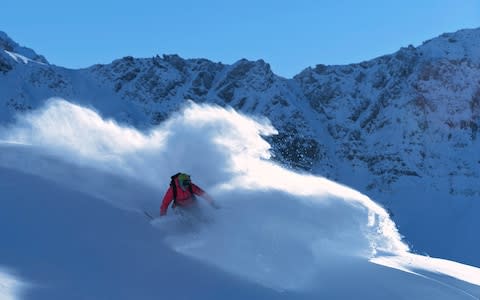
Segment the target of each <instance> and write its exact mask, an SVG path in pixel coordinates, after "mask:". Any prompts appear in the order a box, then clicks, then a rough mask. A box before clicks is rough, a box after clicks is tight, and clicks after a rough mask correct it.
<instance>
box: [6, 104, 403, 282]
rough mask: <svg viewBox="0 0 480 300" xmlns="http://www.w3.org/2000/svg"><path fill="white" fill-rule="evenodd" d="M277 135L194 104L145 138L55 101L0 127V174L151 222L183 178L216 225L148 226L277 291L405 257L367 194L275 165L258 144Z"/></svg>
mask: <svg viewBox="0 0 480 300" xmlns="http://www.w3.org/2000/svg"><path fill="white" fill-rule="evenodd" d="M272 134H276V130H275V128H273V127H272V125H271V124H270V122H269V121H268V120H267V119H262V118H255V117H250V116H246V115H242V114H240V113H238V112H236V111H235V110H233V109H225V108H221V107H218V106H214V105H199V104H195V103H193V102H189V103H187V104H186V105H185V107H184V108H183V109H182V110H181V111H179V112H178V113H176V114H174V115H172V116H171V117H170V118H169V119H168V120H167V121H165V122H164V123H162V124H161V125H159V126H157V127H155V128H152V129H150V130H149V131H148V132H141V131H139V130H137V129H135V128H131V127H128V126H124V125H121V124H118V123H116V122H115V121H113V120H105V119H103V118H102V117H101V115H100V114H99V113H98V112H96V111H94V110H92V109H90V108H85V107H81V106H78V105H76V104H72V103H70V102H68V101H66V100H63V99H51V100H49V101H48V102H47V104H46V106H45V107H44V108H43V109H41V110H38V111H34V112H31V113H29V114H27V115H23V116H20V117H19V118H18V120H17V122H16V124H14V125H11V126H10V127H8V128H3V129H1V130H0V140H2V144H3V148H2V149H3V155H2V156H1V157H0V165H1V166H6V167H9V168H15V169H19V170H22V171H24V172H29V173H33V174H36V175H39V176H42V177H45V178H47V179H50V180H53V181H55V182H58V183H61V184H64V185H66V186H69V187H71V188H73V189H76V190H80V191H82V192H84V193H88V194H91V195H93V196H95V197H97V198H100V199H103V200H105V201H107V202H108V203H110V204H112V205H114V206H115V207H118V208H122V209H127V210H130V211H132V212H141V211H143V210H147V211H149V212H151V213H152V214H158V207H159V205H160V201H161V199H162V197H163V194H164V192H165V190H166V188H167V187H168V184H169V180H170V176H171V175H172V174H175V173H176V172H178V171H182V172H186V173H189V174H191V175H192V179H193V181H194V182H196V183H197V184H198V185H199V186H201V187H202V188H204V189H205V190H207V191H208V192H209V193H210V194H211V195H212V196H213V197H214V199H215V200H216V201H217V202H218V203H219V205H220V206H221V209H219V210H218V211H213V210H211V209H210V207H206V206H205V207H202V209H203V210H205V214H206V215H208V217H209V218H211V219H212V220H213V221H212V222H209V223H208V224H200V225H199V226H198V228H197V230H196V231H195V232H179V231H176V230H170V229H171V228H170V227H168V226H172V224H173V225H174V224H175V220H174V218H175V216H174V215H173V214H172V212H171V211H169V214H168V215H167V217H166V218H164V219H161V220H159V221H156V222H154V224H153V225H154V226H155V227H157V228H158V229H159V236H161V238H163V239H164V240H165V243H167V244H168V245H169V246H170V247H171V248H172V249H174V250H175V251H177V252H180V253H182V254H185V255H187V256H190V257H194V258H196V259H198V260H200V261H203V262H206V263H208V264H212V265H214V266H217V267H218V268H221V269H223V270H225V271H228V272H231V273H233V274H237V275H239V276H243V277H246V278H248V279H250V280H253V281H255V282H259V283H260V284H262V285H265V286H269V287H273V288H278V289H300V288H302V287H305V286H308V285H309V284H311V281H312V279H313V278H315V276H316V275H317V274H318V273H319V272H322V269H324V268H327V267H329V266H331V264H332V263H333V261H336V260H338V257H355V258H358V257H360V258H365V259H366V260H368V259H371V258H373V257H375V255H376V254H377V253H379V252H381V253H390V254H402V253H406V252H407V251H408V247H407V246H406V244H405V243H403V242H402V240H401V236H400V235H399V233H398V231H397V229H396V226H395V224H394V223H393V221H392V220H391V219H390V218H389V216H388V214H387V212H386V211H385V210H384V209H383V208H382V207H381V206H379V205H378V204H376V203H375V202H374V201H372V200H371V199H369V198H368V197H367V196H365V195H363V194H361V193H359V192H357V191H355V190H353V189H350V188H348V187H346V186H343V185H341V184H338V183H335V182H333V181H330V180H328V179H326V178H322V177H319V176H313V175H309V174H300V173H297V172H293V171H291V170H287V169H286V168H283V167H282V166H281V165H279V164H277V163H275V162H273V161H272V159H271V154H270V145H269V144H268V142H266V141H265V139H264V137H265V136H268V135H272ZM8 147H11V148H15V151H8ZM292 255H294V257H292Z"/></svg>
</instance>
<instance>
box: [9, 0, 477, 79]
mask: <svg viewBox="0 0 480 300" xmlns="http://www.w3.org/2000/svg"><path fill="white" fill-rule="evenodd" d="M121 2H122V1H102V0H97V1H92V0H82V1H80V0H78V1H66V0H43V1H36V0H35V1H33V0H30V1H20V2H19V1H2V3H1V4H0V9H1V11H2V13H1V18H0V30H2V31H5V32H6V33H7V34H8V35H9V36H10V37H11V38H13V39H14V40H15V41H16V42H18V43H19V44H21V45H24V46H28V47H30V48H33V49H34V50H35V51H36V52H38V53H39V54H42V55H44V56H45V57H46V58H47V59H48V60H49V61H50V62H51V63H53V64H56V65H60V66H64V67H69V68H80V67H87V66H90V65H92V64H95V63H109V62H111V61H112V60H114V59H117V58H121V57H123V56H126V55H132V56H134V57H152V56H154V55H156V54H160V55H161V54H179V55H180V56H182V57H183V58H207V59H210V60H212V61H215V62H222V63H226V64H232V63H234V62H235V61H237V60H239V59H241V58H247V59H250V60H256V59H264V60H265V61H266V62H268V63H270V65H271V66H272V69H273V71H274V72H275V73H276V74H278V75H281V76H285V77H292V76H293V75H295V74H297V73H299V72H300V71H301V70H303V69H304V68H306V67H308V66H314V65H316V64H320V63H321V64H348V63H354V62H360V61H363V60H369V59H372V58H374V57H377V56H380V55H384V54H389V53H392V52H395V51H397V50H398V49H399V48H400V47H405V46H408V45H409V44H412V45H414V46H418V45H420V44H421V43H422V42H423V41H425V40H427V39H430V38H433V37H436V36H438V35H440V34H442V33H444V32H453V31H457V30H459V29H463V28H476V27H480V1H479V0H415V1H414V0H403V1H391V0H364V1H360V0H324V1H322V0H294V1H283V0H242V1H228V0H223V1H221V0H218V1H217V0H198V1H194V0H191V1H189V0H170V1H161V0H157V1H154V0H136V1H128V2H126V1H124V2H123V3H121Z"/></svg>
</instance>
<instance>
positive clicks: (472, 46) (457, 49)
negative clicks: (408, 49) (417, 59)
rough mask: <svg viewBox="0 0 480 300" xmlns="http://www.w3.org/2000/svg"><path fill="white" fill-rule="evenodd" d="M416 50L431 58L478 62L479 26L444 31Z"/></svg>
mask: <svg viewBox="0 0 480 300" xmlns="http://www.w3.org/2000/svg"><path fill="white" fill-rule="evenodd" d="M418 50H419V51H420V52H421V53H422V54H423V55H424V56H426V57H429V58H431V59H448V60H458V61H462V60H470V61H472V62H474V63H477V64H479V63H480V28H476V29H463V30H459V31H457V32H454V33H444V34H442V35H440V36H439V37H436V38H434V39H431V40H428V41H425V42H424V43H423V45H422V46H420V47H418Z"/></svg>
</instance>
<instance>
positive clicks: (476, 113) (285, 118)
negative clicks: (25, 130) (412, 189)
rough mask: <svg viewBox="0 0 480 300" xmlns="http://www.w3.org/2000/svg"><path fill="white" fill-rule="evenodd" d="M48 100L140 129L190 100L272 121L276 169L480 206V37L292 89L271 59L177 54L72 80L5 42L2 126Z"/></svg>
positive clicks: (474, 33)
mask: <svg viewBox="0 0 480 300" xmlns="http://www.w3.org/2000/svg"><path fill="white" fill-rule="evenodd" d="M50 97H62V98H65V99H67V100H69V101H74V102H76V103H79V104H85V105H89V106H92V107H94V108H95V109H97V110H98V111H99V112H101V113H102V115H103V116H105V117H109V118H113V119H115V120H116V121H118V122H120V123H124V124H129V125H132V126H135V127H137V128H140V129H148V128H149V127H151V126H154V125H157V124H160V123H161V122H162V121H163V120H165V119H166V118H167V117H168V116H169V115H170V114H171V113H173V112H175V111H176V110H178V109H179V108H180V107H181V106H182V105H183V104H184V103H185V102H186V101H187V100H192V101H194V102H197V103H214V104H217V105H220V106H230V107H233V108H235V109H236V110H238V111H240V112H242V113H246V114H253V115H257V116H265V117H267V118H269V119H270V120H271V122H272V124H273V125H274V126H275V128H277V130H278V132H279V133H278V135H275V136H272V137H267V139H268V141H269V142H270V143H271V144H272V147H273V149H272V152H273V154H274V156H275V157H274V159H275V160H277V161H279V162H281V163H282V164H286V165H288V166H291V167H292V168H294V169H300V170H307V171H312V172H314V173H317V174H320V175H323V176H325V177H328V178H331V179H334V180H338V181H339V182H343V183H346V184H349V185H351V186H354V187H355V188H357V189H359V190H361V191H363V192H366V193H369V192H372V193H376V194H377V195H381V194H382V193H383V192H384V191H389V190H391V189H392V187H394V186H395V185H396V184H397V183H398V182H399V181H400V180H402V179H407V180H410V181H411V182H414V183H415V182H417V183H422V182H425V180H428V184H429V185H432V187H433V188H435V189H437V190H441V191H445V192H446V193H448V194H450V195H462V196H467V197H478V196H480V186H479V185H478V180H479V170H480V154H479V152H478V149H479V147H478V146H479V142H478V139H479V138H480V132H479V125H480V29H466V30H461V31H458V32H456V33H448V34H443V35H441V36H439V37H437V38H434V39H432V40H429V41H426V42H424V43H423V45H421V46H419V47H413V46H408V47H406V48H402V49H400V50H399V51H397V52H396V53H393V54H391V55H385V56H382V57H378V58H376V59H373V60H370V61H364V62H361V63H358V64H350V65H341V66H326V65H317V66H315V67H312V68H307V69H305V70H304V71H302V72H301V73H300V74H298V75H296V76H295V77H293V78H291V79H286V78H282V77H279V76H277V75H275V74H274V73H273V72H272V70H271V69H270V66H269V64H268V63H266V62H265V61H263V60H258V61H248V60H245V59H241V60H239V61H237V62H236V63H234V64H232V65H226V64H222V63H215V62H212V61H209V60H206V59H183V58H181V57H179V56H177V55H163V56H155V57H152V58H133V57H124V58H121V59H118V60H115V61H113V62H112V63H110V64H107V65H94V66H91V67H88V68H84V69H78V70H72V69H67V68H63V67H60V66H55V65H53V64H50V63H49V62H48V61H47V60H46V59H45V58H44V57H43V56H41V55H38V54H36V53H35V52H34V51H33V50H31V49H28V48H24V47H21V46H19V45H18V44H17V43H16V42H14V41H12V40H11V39H10V38H9V37H8V36H7V35H6V34H5V33H2V32H0V120H1V121H2V123H3V124H5V123H8V122H12V120H13V118H14V116H15V114H17V113H23V112H25V111H29V110H33V109H36V108H38V107H41V106H42V105H43V104H44V102H45V101H46V100H47V99H48V98H50ZM476 149H477V150H476ZM360 174H361V176H359V175H360ZM359 177H361V178H359ZM379 200H381V197H380V199H379Z"/></svg>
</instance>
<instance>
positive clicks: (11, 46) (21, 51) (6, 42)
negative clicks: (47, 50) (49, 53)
mask: <svg viewBox="0 0 480 300" xmlns="http://www.w3.org/2000/svg"><path fill="white" fill-rule="evenodd" d="M0 53H1V56H0V72H2V71H4V69H6V67H5V66H4V68H3V69H2V65H4V64H5V62H3V64H2V61H3V59H2V58H4V57H5V53H7V54H8V55H9V56H10V57H11V58H12V59H13V60H15V61H16V62H20V61H21V62H23V63H27V62H28V60H31V61H34V62H39V63H44V64H48V61H47V60H46V59H45V57H43V56H42V55H39V54H37V53H36V52H35V51H33V50H32V49H30V48H27V47H22V46H20V45H19V44H17V43H16V42H15V41H13V40H12V39H11V38H10V37H9V36H8V35H7V34H6V33H5V32H3V31H0Z"/></svg>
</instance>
